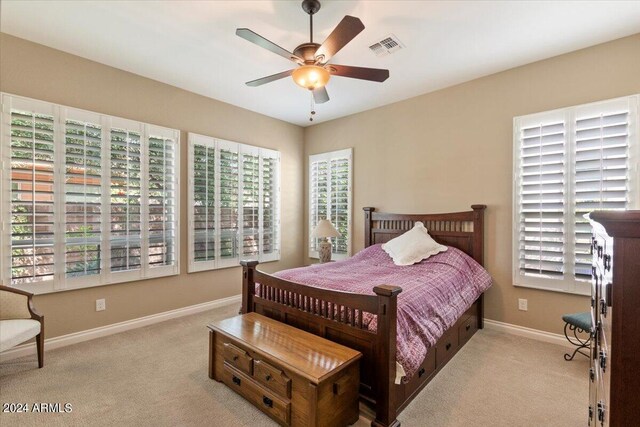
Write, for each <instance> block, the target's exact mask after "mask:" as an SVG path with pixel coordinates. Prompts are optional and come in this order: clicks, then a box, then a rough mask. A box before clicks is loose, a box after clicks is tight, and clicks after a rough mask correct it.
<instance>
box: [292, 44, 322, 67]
mask: <svg viewBox="0 0 640 427" xmlns="http://www.w3.org/2000/svg"><path fill="white" fill-rule="evenodd" d="M319 47H320V45H319V44H318V43H302V44H301V45H300V46H298V47H296V49H295V50H294V51H293V54H294V55H295V56H297V57H298V58H302V59H303V60H304V63H305V64H314V63H315V62H316V51H317V50H318V48H319Z"/></svg>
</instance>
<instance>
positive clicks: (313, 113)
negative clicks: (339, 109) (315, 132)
mask: <svg viewBox="0 0 640 427" xmlns="http://www.w3.org/2000/svg"><path fill="white" fill-rule="evenodd" d="M309 93H310V94H311V114H310V115H309V121H310V122H312V121H313V116H314V115H315V114H316V105H315V104H316V103H315V100H314V99H313V92H312V91H309Z"/></svg>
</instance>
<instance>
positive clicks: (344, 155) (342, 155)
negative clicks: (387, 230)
mask: <svg viewBox="0 0 640 427" xmlns="http://www.w3.org/2000/svg"><path fill="white" fill-rule="evenodd" d="M337 159H347V162H348V163H347V164H348V168H349V171H348V179H349V184H348V190H347V191H348V197H347V253H346V254H340V253H336V252H332V253H331V258H332V259H333V260H343V259H347V258H349V257H351V255H352V242H353V214H352V211H353V148H345V149H342V150H336V151H329V152H325V153H318V154H311V155H309V157H308V164H307V181H308V195H309V196H308V205H307V213H308V215H309V220H308V222H307V226H308V233H307V245H306V246H307V255H308V258H312V259H318V258H319V254H318V251H317V250H314V249H313V246H312V242H313V237H311V233H313V229H314V228H315V225H314V218H313V215H312V212H313V210H314V209H313V208H314V205H313V203H314V200H313V199H312V195H313V193H314V191H313V190H314V188H313V179H312V166H313V163H315V162H319V161H328V162H331V160H337ZM329 181H331V179H329ZM327 199H328V204H327V212H330V206H331V204H330V200H331V197H330V196H329V197H328V198H327Z"/></svg>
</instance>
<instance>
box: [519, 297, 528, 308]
mask: <svg viewBox="0 0 640 427" xmlns="http://www.w3.org/2000/svg"><path fill="white" fill-rule="evenodd" d="M527 309H528V308H527V300H526V299H522V298H518V310H520V311H527Z"/></svg>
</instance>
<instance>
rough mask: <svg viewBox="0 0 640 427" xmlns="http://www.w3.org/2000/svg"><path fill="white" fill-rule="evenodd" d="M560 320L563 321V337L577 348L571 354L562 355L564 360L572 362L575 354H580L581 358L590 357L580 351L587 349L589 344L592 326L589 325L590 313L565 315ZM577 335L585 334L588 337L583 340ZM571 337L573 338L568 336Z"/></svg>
mask: <svg viewBox="0 0 640 427" xmlns="http://www.w3.org/2000/svg"><path fill="white" fill-rule="evenodd" d="M562 320H564V322H565V325H564V336H565V337H567V340H568V341H569V342H570V343H571V344H573V345H575V346H576V347H577V348H576V349H575V350H574V351H573V354H569V353H566V354H565V355H564V360H567V361H569V360H573V358H574V357H575V356H576V353H580V354H582V355H583V356H586V357H590V355H589V352H587V353H585V352H584V351H582V349H584V348H586V349H588V348H589V344H590V343H591V328H592V326H593V324H592V323H591V313H590V312H588V311H587V312H584V313H573V314H565V315H564V316H562ZM579 333H587V334H589V337H588V338H587V339H583V338H581V337H580V336H578V334H579ZM570 335H573V336H570Z"/></svg>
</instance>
